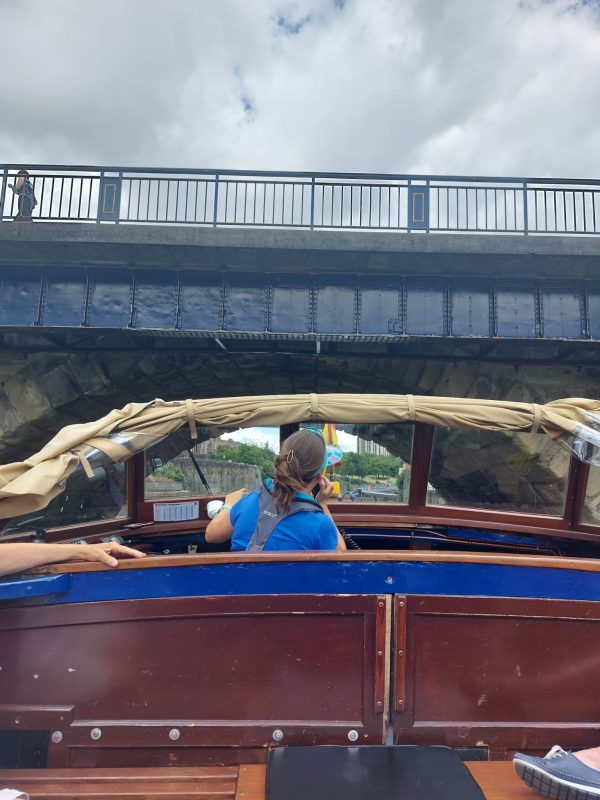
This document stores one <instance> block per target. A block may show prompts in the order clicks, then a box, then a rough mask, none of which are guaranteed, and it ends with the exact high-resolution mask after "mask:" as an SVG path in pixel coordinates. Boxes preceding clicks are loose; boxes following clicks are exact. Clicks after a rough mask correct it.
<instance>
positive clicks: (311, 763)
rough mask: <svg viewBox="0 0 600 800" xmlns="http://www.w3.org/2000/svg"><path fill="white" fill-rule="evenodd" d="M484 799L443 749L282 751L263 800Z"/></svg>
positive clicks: (272, 762)
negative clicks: (265, 799) (265, 797)
mask: <svg viewBox="0 0 600 800" xmlns="http://www.w3.org/2000/svg"><path fill="white" fill-rule="evenodd" d="M392 798H393V800H485V798H484V795H483V794H482V792H481V789H480V788H479V786H478V785H477V784H476V783H475V781H474V780H473V778H472V777H471V774H470V772H469V770H468V769H467V768H466V767H465V765H464V764H463V763H462V761H461V760H460V758H459V757H458V756H457V755H456V753H455V752H453V751H452V750H450V749H449V748H447V747H413V746H408V745H406V746H405V745H399V746H395V747H384V746H379V745H375V746H363V747H338V746H333V745H319V746H317V747H280V748H277V749H275V750H271V752H270V753H269V761H268V766H267V800H388V799H389V800H392Z"/></svg>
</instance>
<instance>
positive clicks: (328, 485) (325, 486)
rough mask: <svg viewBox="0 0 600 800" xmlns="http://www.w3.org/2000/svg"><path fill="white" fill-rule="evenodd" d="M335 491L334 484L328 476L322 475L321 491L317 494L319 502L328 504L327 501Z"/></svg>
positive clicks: (320, 479)
mask: <svg viewBox="0 0 600 800" xmlns="http://www.w3.org/2000/svg"><path fill="white" fill-rule="evenodd" d="M332 492H333V484H332V482H331V481H330V480H329V479H328V478H326V477H325V476H324V475H321V477H320V478H319V493H318V494H317V496H316V498H315V499H316V501H317V503H321V505H322V504H323V503H325V504H327V501H328V500H329V498H330V497H331V493H332Z"/></svg>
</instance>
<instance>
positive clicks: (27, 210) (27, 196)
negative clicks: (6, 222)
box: [8, 169, 37, 222]
mask: <svg viewBox="0 0 600 800" xmlns="http://www.w3.org/2000/svg"><path fill="white" fill-rule="evenodd" d="M8 188H9V189H12V190H13V192H14V193H15V194H16V195H17V198H18V200H17V204H18V208H19V213H18V214H17V216H16V217H15V218H14V221H15V222H32V219H31V215H32V213H33V209H34V208H35V207H36V206H37V200H36V199H35V194H34V191H33V184H32V183H31V181H30V180H29V173H28V172H27V170H26V169H20V170H19V171H18V172H17V179H16V180H15V182H14V183H9V184H8Z"/></svg>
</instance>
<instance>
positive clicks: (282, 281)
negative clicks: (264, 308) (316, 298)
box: [269, 274, 312, 333]
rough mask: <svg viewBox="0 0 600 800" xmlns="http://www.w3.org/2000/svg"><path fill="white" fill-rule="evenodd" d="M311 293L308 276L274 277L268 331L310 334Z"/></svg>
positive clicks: (310, 279) (310, 282) (310, 280)
mask: <svg viewBox="0 0 600 800" xmlns="http://www.w3.org/2000/svg"><path fill="white" fill-rule="evenodd" d="M311 292H312V278H311V276H310V275H285V274H284V275H274V276H273V277H272V280H271V315H270V325H269V330H270V331H272V332H273V333H310V332H311V330H312V318H311Z"/></svg>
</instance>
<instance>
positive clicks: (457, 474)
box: [427, 428, 570, 516]
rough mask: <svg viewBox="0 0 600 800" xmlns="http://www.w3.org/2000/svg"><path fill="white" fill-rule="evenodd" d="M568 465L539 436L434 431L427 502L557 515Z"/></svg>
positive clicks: (558, 449)
mask: <svg viewBox="0 0 600 800" xmlns="http://www.w3.org/2000/svg"><path fill="white" fill-rule="evenodd" d="M569 461H570V456H569V453H568V452H567V451H566V450H564V449H563V448H561V447H560V446H559V445H557V444H556V443H555V442H553V441H552V440H551V439H550V438H549V437H547V436H542V435H539V434H532V433H500V432H497V431H478V430H452V429H450V428H436V430H435V434H434V439H433V451H432V455H431V467H430V472H429V487H428V492H427V502H428V503H429V504H432V505H433V504H437V505H451V506H463V507H465V506H466V507H471V508H486V509H490V510H497V511H522V512H524V513H528V514H544V515H553V516H562V514H563V511H564V504H565V496H566V490H567V476H568V471H569Z"/></svg>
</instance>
